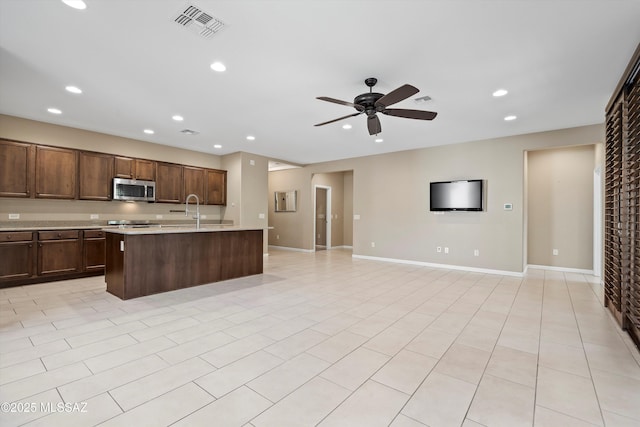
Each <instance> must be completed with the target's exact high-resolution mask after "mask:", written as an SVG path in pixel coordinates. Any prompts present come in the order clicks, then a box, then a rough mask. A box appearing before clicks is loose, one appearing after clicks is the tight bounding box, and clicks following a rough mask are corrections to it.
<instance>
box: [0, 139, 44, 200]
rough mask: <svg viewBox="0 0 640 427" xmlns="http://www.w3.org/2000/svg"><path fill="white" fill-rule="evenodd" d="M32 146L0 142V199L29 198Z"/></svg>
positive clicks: (31, 173)
mask: <svg viewBox="0 0 640 427" xmlns="http://www.w3.org/2000/svg"><path fill="white" fill-rule="evenodd" d="M34 153H35V151H34V146H33V145H31V144H23V143H19V142H13V141H7V140H0V197H31V194H32V191H33V189H32V184H33V179H32V175H33V159H34Z"/></svg>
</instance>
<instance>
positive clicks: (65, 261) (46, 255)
mask: <svg viewBox="0 0 640 427" xmlns="http://www.w3.org/2000/svg"><path fill="white" fill-rule="evenodd" d="M80 243H81V241H80V231H78V230H64V231H40V232H38V276H46V275H50V274H65V273H79V272H80V271H81V269H82V262H81V258H80Z"/></svg>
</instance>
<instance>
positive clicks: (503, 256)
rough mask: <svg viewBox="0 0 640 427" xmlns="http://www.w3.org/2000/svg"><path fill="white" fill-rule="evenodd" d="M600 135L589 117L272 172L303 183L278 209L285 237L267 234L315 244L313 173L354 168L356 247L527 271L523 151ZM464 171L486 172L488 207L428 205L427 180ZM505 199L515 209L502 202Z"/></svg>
mask: <svg viewBox="0 0 640 427" xmlns="http://www.w3.org/2000/svg"><path fill="white" fill-rule="evenodd" d="M603 140H604V126H603V125H591V126H583V127H577V128H572V129H563V130H557V131H550V132H541V133H534V134H527V135H520V136H513V137H505V138H496V139H489V140H483V141H474V142H469V143H464V144H457V145H448V146H440V147H434V148H426V149H421V150H411V151H404V152H396V153H390V154H384V155H378V156H368V157H360V158H354V159H345V160H340V161H334V162H326V163H319V164H314V165H309V166H306V167H304V168H300V169H292V170H286V171H278V172H271V173H270V174H269V181H270V190H271V189H272V188H277V189H279V190H290V189H296V190H299V194H298V196H299V197H298V202H299V204H298V208H299V209H298V211H297V212H295V213H292V214H278V220H277V221H274V222H273V224H274V225H275V224H277V226H276V228H277V229H278V233H279V236H280V239H279V240H274V239H273V238H272V237H274V236H273V235H272V234H270V243H271V244H275V245H281V246H288V247H294V248H300V249H304V250H312V248H313V212H312V185H311V179H312V176H313V174H317V173H330V172H339V171H345V170H353V214H354V215H359V216H360V219H359V220H354V221H353V253H354V255H359V256H370V257H379V258H392V259H397V260H406V261H416V262H425V263H435V264H447V265H454V266H456V265H457V266H464V267H475V268H481V269H488V270H500V271H508V272H522V271H523V269H524V266H525V264H526V258H525V257H524V255H525V251H524V250H525V248H524V242H525V235H526V231H527V229H526V223H525V210H524V204H525V180H524V178H525V175H524V173H525V164H524V157H525V156H524V153H525V151H527V150H537V149H543V148H552V147H564V146H576V145H590V144H595V143H599V142H602V141H603ZM465 178H478V179H484V180H486V193H487V194H486V203H487V207H486V210H485V211H484V212H450V213H445V214H443V215H434V214H433V213H431V212H429V182H431V181H440V180H453V179H465ZM590 182H591V180H590ZM270 203H272V202H270ZM505 203H512V204H513V210H512V211H505V210H503V205H504V204H505ZM272 209H273V207H272V206H270V212H271V211H272ZM274 231H275V230H274ZM372 242H374V243H375V247H372V245H371V243H372ZM437 246H441V247H448V248H449V254H444V251H443V252H442V253H437V252H436V247H437ZM474 249H478V250H479V251H480V256H478V257H476V256H474V255H473V251H474Z"/></svg>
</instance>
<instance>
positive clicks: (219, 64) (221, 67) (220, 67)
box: [211, 62, 227, 73]
mask: <svg viewBox="0 0 640 427" xmlns="http://www.w3.org/2000/svg"><path fill="white" fill-rule="evenodd" d="M211 69H212V70H213V71H218V72H219V73H221V72H223V71H225V70H226V69H227V67H226V66H225V65H224V64H223V63H222V62H214V63H213V64H211Z"/></svg>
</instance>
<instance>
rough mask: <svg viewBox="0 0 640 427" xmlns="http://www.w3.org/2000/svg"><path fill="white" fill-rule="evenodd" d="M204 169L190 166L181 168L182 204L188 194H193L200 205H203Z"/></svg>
mask: <svg viewBox="0 0 640 427" xmlns="http://www.w3.org/2000/svg"><path fill="white" fill-rule="evenodd" d="M205 172H206V171H205V169H202V168H196V167H192V166H184V167H183V168H182V174H183V183H184V187H183V192H182V196H183V200H182V201H183V202H184V201H185V200H186V198H187V196H188V195H189V194H195V195H196V196H198V200H199V201H200V203H201V204H204V203H205V197H204V196H205V190H204V189H205V183H206V182H205V180H206V174H205Z"/></svg>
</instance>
